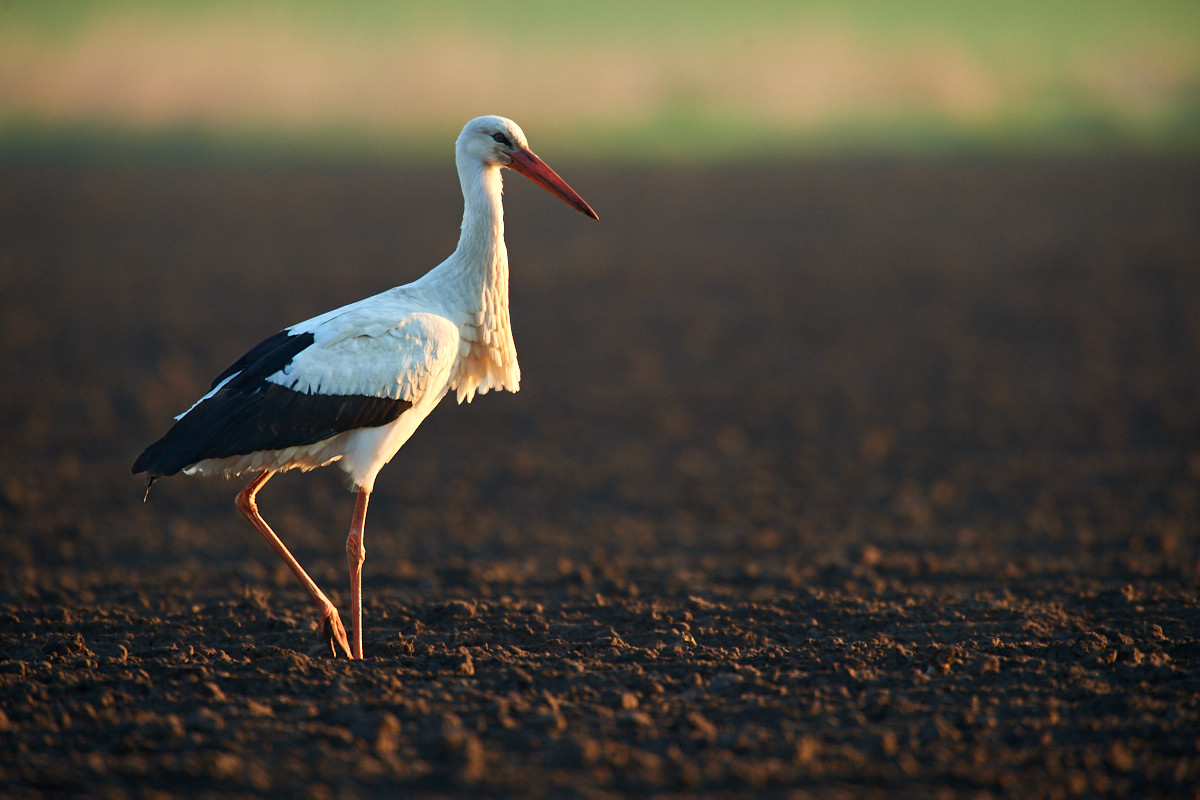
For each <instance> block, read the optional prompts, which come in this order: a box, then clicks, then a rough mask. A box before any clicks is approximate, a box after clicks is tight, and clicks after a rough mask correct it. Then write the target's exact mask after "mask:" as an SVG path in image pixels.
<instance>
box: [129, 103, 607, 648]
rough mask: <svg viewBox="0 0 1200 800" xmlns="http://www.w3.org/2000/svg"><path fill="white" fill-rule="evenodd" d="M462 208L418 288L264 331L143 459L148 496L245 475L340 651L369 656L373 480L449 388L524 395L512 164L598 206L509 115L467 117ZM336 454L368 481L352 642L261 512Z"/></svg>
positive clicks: (353, 569) (351, 553)
mask: <svg viewBox="0 0 1200 800" xmlns="http://www.w3.org/2000/svg"><path fill="white" fill-rule="evenodd" d="M455 160H456V162H457V165H458V174H459V181H460V182H461V184H462V190H463V199H464V211H463V223H462V234H461V236H460V238H459V242H458V247H457V248H456V249H455V251H454V253H453V254H452V255H451V256H450V257H449V258H448V259H446V260H445V261H444V262H442V264H441V265H439V266H438V267H436V268H434V269H433V270H431V271H430V272H429V273H427V274H426V275H425V276H424V277H422V278H420V279H418V280H416V281H414V282H413V283H410V284H408V285H406V286H399V287H396V288H394V289H389V290H388V291H385V292H383V293H381V294H377V295H375V296H374V297H369V298H367V299H365V300H360V301H358V302H357V303H352V304H350V305H348V306H344V307H342V308H339V309H336V310H334V311H330V312H328V313H326V314H322V315H320V316H317V317H313V318H312V319H310V320H307V321H305V322H301V323H299V324H297V325H293V326H291V327H290V328H285V329H284V330H282V331H280V332H279V333H277V334H275V335H273V336H271V337H269V338H267V339H265V340H264V341H262V342H261V343H259V344H258V345H257V346H256V347H254V348H253V349H251V350H250V351H249V352H248V353H246V355H244V356H243V357H242V358H240V359H238V361H236V362H235V363H234V364H233V365H231V366H230V367H229V368H228V369H227V370H225V371H224V372H223V373H221V374H220V375H218V376H217V378H216V380H214V381H213V385H212V389H211V390H210V391H209V392H208V393H207V394H206V395H204V396H203V397H202V398H200V400H198V401H197V402H196V403H195V404H194V405H193V406H192V407H191V408H190V409H188V410H187V411H185V412H184V413H183V414H181V415H179V416H178V417H176V420H177V422H176V423H175V425H174V427H172V428H171V429H170V430H169V431H168V432H167V434H166V435H165V436H163V438H162V439H160V440H159V441H157V442H155V443H154V444H152V445H150V447H148V448H147V449H146V451H145V452H144V453H142V455H141V456H139V457H138V459H137V462H136V463H135V464H134V466H133V471H134V473H135V474H136V473H139V472H146V473H147V476H148V479H147V494H148V493H149V488H150V485H152V484H153V482H154V481H155V480H157V479H158V478H160V477H165V476H169V475H174V474H176V473H178V472H183V473H185V474H188V475H192V474H201V475H207V474H224V475H225V476H226V477H233V476H239V475H245V474H253V475H255V477H254V479H253V480H252V481H251V482H250V483H249V484H248V485H247V486H246V487H245V488H244V489H243V490H242V492H241V493H239V494H238V498H237V501H238V507H239V508H240V509H241V511H242V513H243V514H244V515H245V516H246V517H247V519H249V520H250V522H251V523H252V524H253V525H254V526H255V528H256V529H257V530H258V531H259V533H260V534H262V535H263V537H264V538H265V539H266V540H267V541H268V543H270V545H271V546H272V548H274V549H275V551H276V552H277V553H278V554H279V556H280V557H281V558H283V560H284V561H285V563H287V564H288V566H289V567H290V568H291V569H292V571H293V572H294V573H295V574H296V576H297V577H298V578H299V579H300V581H301V582H302V583H303V584H304V586H305V588H306V589H307V590H308V592H309V594H310V595H311V596H312V598H313V600H314V601H315V602H316V603H317V604H318V606H320V608H321V614H322V623H323V624H322V628H323V630H324V632H325V637H326V640H327V642H328V643H329V645H330V647H331V648H332V650H333V652H334V654H335V655H337V654H341V655H346V656H349V657H352V658H361V657H362V622H361V617H362V592H361V576H362V564H363V561H364V560H365V548H364V547H363V524H364V521H365V518H366V510H367V501H368V500H369V498H370V494H371V491H372V489H373V488H374V485H375V477H376V475H378V474H379V470H380V469H382V467H383V465H384V464H386V463H387V462H388V461H390V460H391V458H392V456H394V455H395V454H396V452H397V451H398V450H399V449H400V447H401V446H402V445H403V444H404V443H405V442H406V441H407V440H408V438H409V437H410V436H411V435H412V434H413V431H415V430H416V429H417V426H418V425H420V424H421V422H422V420H424V419H425V417H426V416H428V415H429V412H431V411H432V410H433V408H434V407H435V406H436V405H437V404H438V402H440V401H441V399H442V398H443V397H444V396H445V395H446V394H447V393H448V392H450V391H454V392H456V393H457V397H458V401H459V402H460V403H461V402H462V401H463V400H467V401H470V400H471V399H472V398H473V397H474V395H475V394H476V392H478V393H480V394H484V393H486V392H488V391H490V390H492V389H495V390H501V389H507V390H509V391H513V392H515V391H517V389H518V385H519V383H520V378H521V370H520V367H519V366H518V365H517V351H516V346H515V344H514V343H513V337H512V328H511V325H510V322H509V312H508V254H507V251H506V250H505V246H504V209H503V205H502V203H501V189H502V178H501V173H500V170H501V168H504V167H508V168H512V169H514V170H516V171H518V172H520V173H521V174H523V175H525V176H526V177H528V178H530V179H531V180H533V181H534V182H535V183H537V184H539V185H540V186H542V187H544V188H546V189H548V190H549V191H550V192H552V193H553V194H555V195H557V196H558V197H559V198H561V199H562V200H564V201H565V202H567V203H568V204H570V205H572V206H574V207H575V208H577V209H578V210H580V211H581V212H583V213H585V214H587V215H588V216H590V217H592V218H593V219H595V218H596V214H595V212H594V211H592V209H591V208H590V207H589V206H588V205H587V203H585V202H584V201H583V199H582V198H581V197H579V195H578V194H576V193H575V192H574V191H573V190H572V189H571V188H570V187H569V186H567V184H566V183H565V182H564V181H563V180H562V179H561V178H559V177H558V175H556V174H555V173H554V171H553V170H551V169H550V168H549V167H547V166H546V165H545V164H544V163H543V162H542V161H541V160H540V159H539V158H538V157H537V156H535V155H534V154H533V153H532V152H531V151H530V150H529V149H528V144H527V142H526V139H525V135H524V133H523V132H522V131H521V129H520V128H519V127H518V126H517V125H516V123H514V122H512V121H511V120H507V119H504V118H503V117H494V116H489V117H479V118H477V119H474V120H472V121H471V122H469V123H467V125H466V127H465V128H463V131H462V133H461V134H460V135H459V137H458V142H457V144H456V148H455ZM332 463H337V465H338V466H340V467H341V468H342V470H344V471H345V473H346V474H347V475H348V476H349V478H350V480H351V482H352V483H353V484H354V486H355V487H356V488H357V491H358V497H357V501H356V503H355V511H354V518H353V521H352V523H351V527H350V534H349V536H348V537H347V540H346V555H347V560H348V564H349V568H350V594H351V604H352V623H353V624H352V634H353V640H352V643H351V642H348V641H347V639H346V634H345V630H344V628H343V626H342V623H341V621H340V618H339V616H338V613H337V609H336V608H335V607H334V606H333V604H332V603H331V602H330V601H329V599H328V598H327V597H326V596H325V594H324V593H323V592H322V591H321V590H320V588H318V587H317V585H316V584H315V583H314V582H313V581H312V579H311V578H309V576H308V575H307V574H306V573H305V572H304V570H303V568H302V567H301V566H300V564H299V563H298V562H297V561H296V560H295V558H293V557H292V555H291V553H290V552H288V550H287V548H286V547H285V546H284V545H283V542H282V541H281V540H280V539H279V537H278V536H276V535H275V533H274V532H273V531H272V530H271V528H270V526H268V525H267V523H266V522H265V521H264V520H263V518H262V516H261V515H260V514H259V513H258V507H257V504H256V502H255V497H256V495H257V493H258V491H259V490H260V489H261V488H262V486H263V485H264V484H265V483H266V482H267V481H268V480H269V479H270V478H271V476H272V475H274V474H275V473H277V472H283V471H286V470H289V469H297V468H298V469H302V470H310V469H314V468H316V467H321V466H325V465H327V464H332Z"/></svg>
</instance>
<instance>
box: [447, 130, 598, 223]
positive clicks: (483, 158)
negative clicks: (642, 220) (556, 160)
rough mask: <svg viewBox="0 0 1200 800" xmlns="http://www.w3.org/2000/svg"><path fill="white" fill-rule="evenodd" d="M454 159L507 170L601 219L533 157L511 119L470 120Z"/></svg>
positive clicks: (460, 139)
mask: <svg viewBox="0 0 1200 800" xmlns="http://www.w3.org/2000/svg"><path fill="white" fill-rule="evenodd" d="M455 156H456V160H457V161H458V163H459V164H460V165H463V164H466V163H470V162H472V161H474V162H476V163H478V164H481V165H486V166H488V167H508V168H509V169H512V170H514V171H516V172H519V173H520V174H522V175H524V176H525V177H526V178H529V180H531V181H533V182H534V183H536V184H537V185H538V186H541V187H542V188H543V189H545V190H546V191H548V192H550V193H551V194H552V195H554V196H555V197H557V198H559V199H560V200H562V201H563V202H564V203H566V204H567V205H569V206H572V207H573V208H575V209H577V210H579V211H580V212H582V213H584V214H586V215H587V216H589V217H591V218H592V219H600V218H599V217H598V216H596V212H595V211H592V207H591V206H589V205H588V204H587V203H586V202H584V199H583V198H582V197H580V196H579V195H578V194H576V192H575V190H574V189H572V188H571V187H570V186H568V185H567V183H566V181H564V180H563V179H562V178H560V177H558V174H557V173H555V171H554V170H552V169H550V167H548V166H546V162H544V161H542V160H541V159H540V158H538V157H537V156H536V155H534V153H533V151H532V150H530V149H529V140H528V139H526V138H525V132H524V131H522V130H521V127H520V126H519V125H517V123H515V122H513V121H512V120H511V119H505V118H504V117H497V116H486V117H476V118H475V119H473V120H471V121H470V122H468V123H467V124H466V127H464V128H463V129H462V133H460V134H459V135H458V142H457V144H456V145H455Z"/></svg>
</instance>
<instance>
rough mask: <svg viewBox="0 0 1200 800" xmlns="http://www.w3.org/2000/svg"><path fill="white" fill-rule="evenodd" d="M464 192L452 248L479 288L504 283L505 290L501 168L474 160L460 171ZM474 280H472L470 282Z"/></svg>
mask: <svg viewBox="0 0 1200 800" xmlns="http://www.w3.org/2000/svg"><path fill="white" fill-rule="evenodd" d="M459 182H460V183H461V184H462V192H463V221H462V232H461V234H460V235H459V238H458V247H457V248H456V249H455V251H454V261H456V262H457V263H458V264H459V265H460V268H461V269H462V270H463V271H464V272H473V273H476V275H474V276H472V277H475V278H477V279H478V280H480V282H481V283H480V285H479V288H480V289H481V290H483V289H485V287H491V286H495V285H496V284H497V283H498V282H502V283H503V288H504V290H505V292H506V293H507V289H508V286H507V284H508V252H507V249H506V248H505V246H504V204H503V202H502V200H501V193H502V192H503V188H504V182H503V179H502V178H501V176H500V168H499V167H493V166H490V165H487V164H480V163H478V162H476V163H475V164H472V165H470V166H469V167H468V168H467V169H460V170H459ZM472 283H474V281H472Z"/></svg>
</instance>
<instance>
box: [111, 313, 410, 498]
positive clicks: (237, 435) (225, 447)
mask: <svg viewBox="0 0 1200 800" xmlns="http://www.w3.org/2000/svg"><path fill="white" fill-rule="evenodd" d="M313 341H314V339H313V335H312V334H311V333H302V334H297V335H295V336H290V335H288V332H287V331H280V332H279V333H277V334H275V335H274V336H271V337H269V338H267V339H264V340H263V341H262V342H260V343H259V344H258V345H256V346H255V347H254V348H253V349H251V350H250V352H248V353H246V355H244V356H242V357H241V358H240V359H238V360H237V361H236V362H234V363H233V365H232V366H230V367H229V369H227V370H225V371H224V372H222V373H221V374H220V375H219V376H217V379H216V380H215V381H213V388H216V387H217V386H220V384H221V381H224V380H226V379H227V378H229V382H228V383H226V384H225V385H224V386H221V389H220V391H218V392H217V393H216V394H214V395H213V396H212V397H210V398H208V399H207V400H203V401H201V402H200V403H199V404H198V405H197V406H196V407H195V408H193V409H192V410H191V411H189V412H188V413H187V414H185V415H184V417H183V419H181V420H179V421H178V422H176V423H175V425H174V427H172V428H171V430H169V431H167V434H166V435H165V436H163V437H162V438H161V439H159V440H158V441H157V442H155V443H154V444H152V445H150V446H149V447H147V448H146V451H145V452H144V453H142V454H141V455H140V456H138V459H137V461H136V462H135V463H134V465H133V472H134V474H137V473H139V472H146V473H148V474H149V475H150V479H151V480H154V479H155V478H158V477H161V476H166V475H174V474H175V473H177V472H179V471H180V470H181V469H183V468H184V467H186V466H188V465H190V464H195V463H196V462H198V461H203V460H205V459H208V458H228V457H230V456H240V455H248V454H250V453H254V452H256V451H259V450H282V449H284V448H285V447H300V446H303V445H309V444H316V443H317V442H320V441H322V440H324V439H328V438H330V437H331V436H336V435H337V434H339V433H344V432H345V431H351V430H355V429H357V428H374V427H378V426H380V425H387V424H388V423H390V422H393V421H395V420H396V419H397V418H398V417H399V416H400V415H401V414H403V413H404V412H405V411H407V410H408V409H409V408H411V407H412V403H410V402H408V401H407V400H395V399H392V398H390V397H365V396H362V395H336V394H308V393H305V392H297V391H295V390H293V389H288V388H286V387H284V386H280V385H279V384H277V383H272V382H271V381H268V380H266V378H267V377H268V376H270V375H274V374H275V373H276V372H278V371H279V370H281V369H283V368H284V367H286V366H287V365H288V364H290V363H291V362H292V359H293V358H295V357H296V356H297V355H299V354H300V353H301V352H302V351H303V350H305V349H306V348H308V347H311V346H312V344H313ZM230 376H233V377H232V378H230Z"/></svg>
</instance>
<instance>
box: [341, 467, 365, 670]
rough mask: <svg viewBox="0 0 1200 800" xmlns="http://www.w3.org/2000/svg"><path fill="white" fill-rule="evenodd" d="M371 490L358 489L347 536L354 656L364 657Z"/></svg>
mask: <svg viewBox="0 0 1200 800" xmlns="http://www.w3.org/2000/svg"><path fill="white" fill-rule="evenodd" d="M370 499H371V492H370V491H368V490H366V489H359V490H358V500H357V502H355V504H354V521H353V522H351V523H350V535H349V536H347V537H346V563H347V564H348V565H349V566H350V625H351V629H352V631H353V637H354V638H353V642H352V643H353V646H354V650H353V653H354V657H355V658H362V567H363V562H364V561H366V560H367V548H366V546H365V545H364V544H363V524H364V523H365V522H366V521H367V501H368V500H370Z"/></svg>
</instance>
